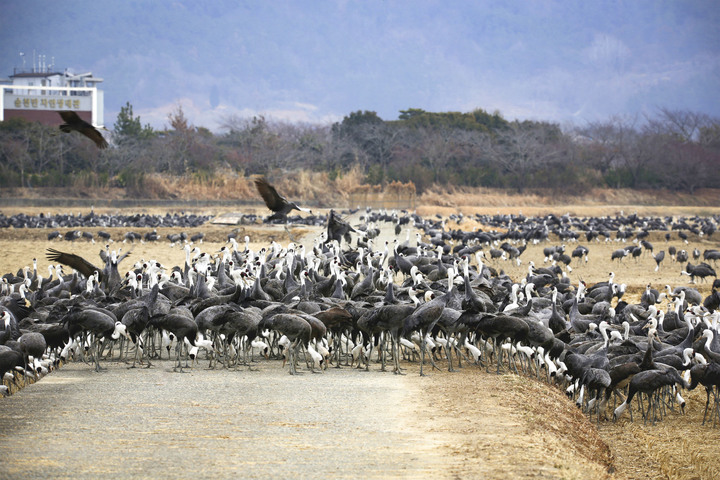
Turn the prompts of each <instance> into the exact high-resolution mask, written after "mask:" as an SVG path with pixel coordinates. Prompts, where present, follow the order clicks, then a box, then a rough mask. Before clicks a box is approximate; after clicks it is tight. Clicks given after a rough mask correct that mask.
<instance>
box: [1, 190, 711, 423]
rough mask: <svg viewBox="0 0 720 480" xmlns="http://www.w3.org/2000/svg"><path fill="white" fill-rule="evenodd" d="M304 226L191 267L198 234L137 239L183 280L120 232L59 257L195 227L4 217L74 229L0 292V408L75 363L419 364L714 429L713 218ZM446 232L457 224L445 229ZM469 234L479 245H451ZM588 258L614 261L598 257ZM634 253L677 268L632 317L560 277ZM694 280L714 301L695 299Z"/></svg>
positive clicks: (595, 290)
mask: <svg viewBox="0 0 720 480" xmlns="http://www.w3.org/2000/svg"><path fill="white" fill-rule="evenodd" d="M257 187H258V191H259V192H260V193H261V195H262V196H263V198H264V199H265V201H266V202H267V203H268V208H269V209H270V210H271V211H272V212H273V214H272V216H271V217H270V219H272V220H279V221H283V222H293V220H294V219H293V218H288V217H287V214H288V213H289V212H290V211H291V210H292V209H295V208H299V207H297V205H295V204H291V203H290V202H287V200H285V199H284V198H282V197H280V196H279V195H278V194H277V192H276V191H275V189H274V188H273V187H272V186H270V185H269V184H268V183H267V182H266V181H264V180H261V181H259V182H258V183H257ZM279 199H280V200H279ZM308 213H309V212H308ZM349 213H354V214H356V217H357V216H358V215H359V219H360V220H359V223H358V224H354V225H351V224H350V222H349V221H348V220H347V215H348V214H349ZM308 218H310V220H308ZM319 219H322V221H323V222H324V223H323V224H324V225H326V229H325V231H324V232H323V233H322V235H320V236H319V237H318V238H316V239H315V241H314V243H313V245H311V246H310V245H307V246H305V245H302V244H299V243H289V244H287V245H281V244H279V243H277V242H275V241H273V242H271V243H268V244H267V245H265V246H264V247H263V248H261V249H259V250H257V251H254V250H252V249H251V248H250V239H249V238H248V237H245V238H244V239H238V238H237V237H236V236H235V235H230V236H228V239H227V240H228V241H227V243H226V244H225V246H223V247H222V248H221V249H220V250H219V251H204V250H203V248H202V247H203V245H204V244H203V243H202V240H203V236H202V234H195V235H191V236H188V235H180V234H177V235H178V236H177V237H172V238H170V237H169V236H168V238H164V239H163V238H159V237H158V238H152V237H146V236H144V235H143V236H140V237H138V238H137V239H136V238H135V237H134V236H133V238H132V240H131V241H135V240H138V241H165V242H169V243H170V244H172V245H174V246H175V247H176V248H183V249H184V251H185V262H184V264H182V265H162V264H161V263H159V262H158V261H156V260H152V259H148V260H144V259H136V258H133V257H132V255H129V256H128V254H127V252H125V253H122V252H121V251H118V250H115V249H114V248H113V246H112V245H113V244H112V243H110V240H114V241H121V240H125V241H128V239H129V237H128V236H127V233H125V234H123V236H122V238H120V237H118V238H115V239H113V238H111V234H110V233H106V234H104V235H101V233H97V237H100V238H101V241H102V245H104V247H102V248H100V249H99V250H100V257H99V258H89V257H88V258H83V257H81V256H78V255H76V254H73V253H68V252H65V251H63V250H64V249H63V247H62V245H63V243H62V242H63V240H68V241H82V239H83V238H85V239H86V240H92V241H95V238H91V239H90V238H86V237H85V235H84V232H83V231H82V229H83V228H86V227H89V226H93V227H108V228H113V229H115V230H116V229H117V228H118V227H120V228H129V229H132V228H137V227H140V226H142V227H152V228H157V227H160V226H173V227H187V228H196V227H201V226H202V225H203V223H205V222H207V221H208V220H209V218H208V217H200V216H192V215H165V216H149V215H132V216H122V217H121V216H111V215H96V214H92V213H91V214H90V215H85V216H53V217H49V216H39V217H31V216H25V215H16V216H14V217H4V216H0V226H6V227H7V226H13V227H15V228H47V229H55V228H60V227H64V228H69V229H70V230H68V232H67V233H65V234H63V235H60V234H59V233H58V234H57V235H55V236H48V240H49V241H54V242H53V243H51V244H49V246H48V248H47V250H46V251H45V252H37V253H36V255H41V254H43V253H44V254H45V255H46V257H47V259H48V260H49V261H50V262H51V266H50V268H49V272H48V277H47V278H45V277H44V276H43V275H42V272H38V271H37V266H36V264H35V266H34V267H33V268H25V269H23V270H21V271H19V272H16V273H7V274H5V275H4V276H3V277H2V285H1V288H2V291H1V292H0V374H1V375H2V376H3V391H4V393H6V394H9V393H12V392H14V391H16V390H17V389H18V388H19V387H20V386H21V385H23V384H25V383H26V382H30V381H37V380H39V379H40V378H41V377H42V376H43V375H46V374H48V373H49V372H51V371H52V370H53V369H55V368H58V367H59V366H61V365H62V364H63V363H65V362H68V361H72V360H75V361H84V362H86V363H88V364H89V365H91V366H89V368H94V369H95V370H98V371H100V370H101V369H102V368H103V366H102V364H103V362H107V361H123V362H126V363H127V364H128V365H129V366H132V367H138V366H142V367H148V368H158V363H157V361H158V360H159V359H162V358H166V359H170V358H171V359H172V362H173V363H172V364H173V370H174V371H177V372H182V371H185V370H186V369H191V368H197V366H198V365H199V364H200V363H202V364H204V367H211V368H227V369H238V368H240V367H241V366H243V367H250V366H251V365H253V364H254V363H255V362H258V361H261V362H270V361H282V362H283V364H284V365H286V367H287V368H288V370H289V372H290V373H291V374H295V373H298V372H299V371H301V370H302V369H304V368H307V369H308V370H310V371H312V372H327V370H328V369H329V367H330V366H332V367H333V368H342V367H345V368H349V367H352V368H362V369H366V370H368V369H370V368H373V369H380V370H383V371H385V370H390V371H392V372H394V373H395V374H404V373H405V370H406V369H407V365H408V364H410V363H417V364H419V369H420V374H421V375H425V374H426V373H427V371H428V369H439V367H438V365H437V362H438V361H439V360H440V359H442V360H444V361H445V362H444V363H443V364H442V365H443V366H445V365H447V368H448V369H449V370H451V371H452V370H455V369H456V368H460V367H465V368H467V367H468V366H472V368H478V374H486V373H485V372H490V371H491V369H492V371H493V372H494V373H498V374H499V373H501V372H513V373H522V374H526V375H532V376H534V377H537V378H541V379H544V380H545V381H547V382H550V383H552V384H554V385H557V386H558V387H559V388H562V389H563V390H565V391H566V393H567V394H568V395H569V396H571V397H572V398H573V399H574V401H575V402H576V404H577V405H578V406H579V407H581V408H582V409H583V410H584V411H585V412H587V413H588V415H591V416H592V418H595V419H597V421H601V420H606V419H607V420H609V419H612V418H614V419H618V418H620V417H622V416H623V415H625V416H630V417H632V416H640V417H641V418H642V419H643V420H644V421H645V422H656V421H658V420H661V419H662V418H663V416H664V415H667V414H669V413H670V412H673V411H674V412H680V413H681V412H682V411H683V410H684V408H685V402H684V400H683V397H682V395H683V391H684V390H685V389H694V388H696V387H697V386H698V385H701V386H703V387H704V388H705V390H706V394H707V405H706V407H705V411H704V419H703V422H706V421H712V423H713V425H715V424H717V422H718V421H720V402H719V401H718V382H719V381H720V338H718V322H719V321H720V310H719V308H720V293H718V289H719V288H720V283H719V282H718V279H717V273H716V266H717V260H718V259H719V258H720V252H718V250H716V249H705V250H704V251H700V250H699V249H697V248H693V249H691V247H690V244H689V242H688V239H690V240H692V239H697V238H701V237H703V238H708V239H713V238H714V237H713V235H715V232H716V228H717V224H718V220H720V219H719V218H718V217H687V218H671V217H665V218H660V217H641V216H638V215H627V216H626V215H618V216H615V217H573V216H570V215H564V216H555V215H548V216H544V217H525V216H522V215H494V216H492V215H489V216H481V215H475V216H472V217H463V216H462V215H453V216H451V217H450V218H442V217H439V216H438V217H433V218H422V217H420V216H418V215H416V214H411V213H408V212H404V211H401V212H387V211H373V210H370V209H366V210H365V211H361V212H357V211H355V212H341V213H337V212H334V211H331V212H330V214H329V215H327V216H315V215H311V216H310V217H306V218H305V220H303V221H306V222H307V221H309V222H313V223H316V224H318V222H319V221H320V220H319ZM448 220H453V221H454V222H456V223H457V225H459V227H458V228H457V229H449V228H447V222H448ZM470 220H473V221H474V222H477V223H478V224H482V225H483V226H484V227H483V228H488V229H490V230H489V231H483V230H481V229H478V228H474V229H468V230H463V229H462V228H463V225H464V224H467V223H469V221H470ZM131 231H132V230H130V232H131ZM383 231H384V232H386V235H387V237H386V238H383V236H381V232H383ZM657 231H660V232H665V234H666V237H665V239H666V240H670V239H673V240H679V241H680V242H682V245H683V246H686V247H687V250H685V249H672V250H671V248H670V247H669V245H668V246H664V248H658V247H657V246H653V245H652V244H651V243H650V241H649V240H648V239H649V233H650V232H657ZM115 235H116V236H117V235H118V234H117V233H115ZM661 235H662V234H661ZM598 242H616V244H617V248H616V249H615V250H614V251H613V252H612V254H611V255H610V257H609V258H596V257H594V256H593V245H595V244H597V243H598ZM530 244H542V245H543V255H544V259H543V262H542V263H543V265H539V264H538V265H536V264H535V263H534V262H532V261H527V262H524V264H526V265H527V267H528V268H527V274H526V275H525V276H523V277H522V278H514V279H513V278H510V277H509V276H508V275H507V274H505V273H503V271H502V270H499V267H500V265H502V262H516V264H517V265H520V264H521V263H523V260H522V256H523V253H524V252H525V249H526V247H527V246H528V245H530ZM643 253H646V254H648V255H652V258H653V259H654V261H655V264H656V270H657V269H658V268H661V265H662V262H663V261H664V262H676V263H677V265H678V266H677V267H676V268H678V270H679V272H680V271H681V272H682V275H683V276H680V273H678V278H679V279H682V282H680V283H681V284H680V285H676V286H670V285H667V286H665V287H664V288H662V289H660V291H658V290H655V289H653V288H652V286H651V285H648V286H647V287H646V288H645V291H644V292H643V294H642V296H641V299H640V301H639V302H638V303H628V302H627V301H626V299H624V298H623V297H624V293H625V285H624V284H623V279H622V278H619V276H618V277H617V278H616V275H615V274H612V273H611V274H609V275H608V279H607V281H604V282H599V283H596V284H594V285H588V284H586V283H585V282H583V281H580V282H579V283H577V284H572V283H571V282H570V279H569V277H568V275H567V273H568V272H570V271H571V270H572V268H573V267H572V264H573V262H575V263H576V265H577V263H585V262H590V261H597V262H604V263H606V264H607V265H608V267H609V268H608V270H611V269H612V268H613V264H614V263H617V262H632V259H633V258H634V257H635V258H637V257H638V256H639V255H642V254H643ZM538 263H540V262H538ZM576 268H577V266H576ZM697 282H700V283H703V282H705V283H707V284H709V285H711V293H710V294H709V295H704V296H703V295H701V294H700V292H699V291H698V290H697V289H696V288H694V285H695V284H696V283H697ZM327 373H328V374H332V373H331V372H327ZM258 374H261V373H258Z"/></svg>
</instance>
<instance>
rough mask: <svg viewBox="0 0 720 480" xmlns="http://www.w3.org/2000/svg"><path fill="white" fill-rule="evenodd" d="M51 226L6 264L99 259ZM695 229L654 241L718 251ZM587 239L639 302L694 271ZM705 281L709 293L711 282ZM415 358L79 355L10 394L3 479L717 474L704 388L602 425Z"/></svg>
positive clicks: (527, 384) (152, 254)
mask: <svg viewBox="0 0 720 480" xmlns="http://www.w3.org/2000/svg"><path fill="white" fill-rule="evenodd" d="M606 208H607V207H606ZM23 211H24V212H26V213H30V212H29V209H23ZM626 211H629V210H626ZM3 213H5V214H10V213H12V212H8V211H3ZM76 213H77V212H76ZM83 213H87V212H83ZM492 213H494V212H492ZM525 213H526V214H529V212H525ZM556 213H558V214H562V213H564V212H556ZM680 213H681V214H683V215H687V214H691V213H686V212H685V211H681V212H680ZM577 214H578V215H583V214H585V215H589V214H591V213H577ZM606 214H613V212H612V211H607V213H606ZM353 223H355V221H354V222H353ZM451 227H452V226H451ZM462 227H463V228H468V229H471V228H472V227H473V225H471V224H470V223H469V222H468V223H466V224H464V225H462ZM233 228H235V227H230V226H217V225H213V226H208V225H206V226H203V227H199V228H198V229H197V231H202V232H203V233H205V235H206V241H205V243H204V244H203V245H201V248H202V249H203V250H204V251H207V252H214V251H217V250H218V249H219V247H220V246H222V245H223V244H224V242H225V239H226V236H227V233H229V232H230V231H231V230H233ZM240 228H243V229H244V230H243V231H242V232H240V236H239V237H240V238H242V236H243V235H245V234H247V235H249V236H250V237H251V240H252V242H253V243H252V246H253V248H255V249H257V248H259V247H260V246H266V245H267V242H268V241H269V240H270V239H271V238H272V239H275V240H276V241H278V242H280V243H281V244H283V245H286V244H287V242H288V241H289V238H288V233H287V232H286V231H284V230H283V229H282V227H276V226H263V225H259V226H245V227H240ZM60 230H61V232H64V231H65V230H63V229H60ZM89 230H90V231H92V229H89ZM136 230H141V229H136ZM174 230H175V231H179V229H174ZM319 230H320V229H319V228H316V227H294V228H292V229H290V233H291V234H292V236H293V238H296V239H297V238H300V239H303V240H304V241H305V242H307V241H311V240H312V238H314V237H316V236H317V235H318V234H319ZM124 232H125V231H124V230H122V229H116V230H115V231H113V232H112V233H113V237H114V238H116V239H117V240H118V241H119V240H120V239H121V238H122V234H124ZM47 233H48V232H47V231H34V230H30V229H16V230H5V231H0V248H1V249H2V252H3V255H2V256H0V272H3V273H4V272H8V271H13V272H14V271H16V270H17V269H19V268H22V267H23V266H25V265H31V264H32V263H31V262H32V258H37V259H38V270H39V271H40V272H41V273H44V272H47V261H46V260H44V258H43V257H44V255H43V252H44V251H45V249H46V248H48V247H52V248H57V249H59V250H63V251H71V252H74V253H77V254H80V255H82V256H84V257H85V258H87V259H89V260H91V261H93V262H97V263H96V264H98V263H99V258H98V257H97V256H96V255H97V252H98V251H99V250H100V248H101V246H100V245H99V244H95V245H92V244H87V243H81V242H76V243H73V244H70V243H68V242H59V243H57V242H48V241H47V239H46V237H47ZM159 233H160V234H161V236H164V235H165V234H166V233H169V232H165V231H164V230H159ZM189 233H194V231H193V232H189ZM403 235H404V233H403ZM690 240H691V242H690V244H688V245H684V244H682V243H681V242H680V241H679V240H678V239H677V237H676V236H675V235H673V240H671V242H670V243H668V244H666V243H665V241H664V238H663V237H662V234H661V233H653V234H652V235H651V238H650V241H651V242H653V243H654V244H655V249H656V251H657V250H660V249H667V247H668V246H669V245H675V246H676V247H678V248H685V249H686V250H688V251H692V249H693V248H695V247H697V248H699V249H700V250H701V251H702V250H703V249H705V248H720V238H713V239H711V240H708V239H704V238H703V239H699V238H691V239H690ZM580 243H581V244H583V245H586V246H588V247H589V248H590V257H589V262H588V263H587V264H580V265H576V264H575V263H574V264H573V271H572V272H571V273H570V277H571V279H572V282H573V284H577V281H578V280H579V279H583V280H585V281H586V282H587V283H588V284H591V283H594V282H596V281H603V280H606V279H607V276H608V273H609V271H610V270H611V269H612V270H613V271H614V272H615V273H616V275H617V276H616V281H617V282H619V283H626V284H627V285H628V293H627V294H626V297H625V298H624V299H626V300H627V301H629V302H633V301H637V300H638V299H639V295H640V293H641V292H642V290H643V289H644V287H645V285H647V284H648V283H651V284H652V285H653V286H654V287H656V288H658V287H659V288H662V287H663V286H664V285H666V284H669V285H671V286H673V287H674V286H676V285H687V284H688V277H687V276H682V275H681V274H680V271H681V270H682V267H681V266H680V265H678V264H675V263H673V262H672V261H671V260H670V259H668V258H666V260H665V262H664V263H663V265H662V267H661V268H660V270H659V271H658V272H654V267H655V263H654V261H653V260H652V258H650V257H649V256H648V255H643V256H642V257H640V258H639V259H638V261H637V262H635V261H634V260H631V259H626V260H624V261H623V262H624V263H622V264H620V263H615V264H613V263H611V262H610V252H611V251H612V250H614V249H616V248H620V246H619V244H617V243H615V242H609V243H605V242H600V243H592V244H587V243H586V242H580ZM551 244H553V245H555V244H560V242H556V241H551ZM543 246H546V245H542V244H541V245H537V246H534V245H530V246H529V247H528V249H527V250H526V252H525V253H523V255H522V257H521V258H522V259H523V264H522V265H520V266H517V265H514V264H512V263H510V262H501V261H498V262H497V263H491V265H492V266H494V267H495V268H498V269H503V270H505V271H506V272H508V273H509V274H510V275H511V277H513V278H514V279H519V278H521V276H524V275H525V273H526V272H527V264H528V262H529V261H530V260H533V261H534V262H535V264H536V265H542V264H543V255H542V247H543ZM113 247H114V248H117V247H118V243H116V244H114V245H113ZM127 248H133V252H132V256H131V257H129V260H128V261H137V260H139V259H145V260H149V259H151V258H152V259H156V260H158V261H160V262H161V263H163V264H164V265H166V266H168V267H171V266H173V265H180V264H182V262H183V261H184V253H183V252H182V250H180V249H179V248H177V247H174V248H171V247H170V245H169V243H168V242H167V241H162V242H158V243H155V244H137V243H136V244H135V245H134V246H131V245H129V244H125V245H124V246H123V249H127ZM568 248H569V249H572V248H574V245H573V244H569V245H568ZM130 266H131V265H129V264H128V265H121V271H123V272H124V271H125V270H126V269H128V268H130ZM696 287H697V288H698V289H699V290H700V291H701V293H702V294H703V295H707V293H709V290H710V289H709V283H705V284H702V283H701V284H698V285H696ZM663 307H664V306H663ZM405 365H406V366H408V367H409V372H408V373H409V374H408V375H407V376H395V375H392V374H390V373H383V372H378V371H377V370H378V368H379V367H378V366H377V365H374V364H371V366H370V369H371V371H370V372H361V371H356V370H350V369H349V368H343V369H339V370H338V369H333V368H331V369H329V370H328V371H327V372H326V373H324V374H322V375H312V374H310V373H305V374H303V375H300V376H298V377H297V378H294V377H290V376H289V375H287V372H286V370H284V369H282V368H281V367H280V365H279V362H277V361H274V362H267V363H261V364H260V365H259V368H260V371H259V372H244V371H243V372H228V371H226V370H215V371H207V370H203V369H202V367H196V368H195V369H193V370H192V373H189V374H184V375H181V374H172V373H170V372H169V370H170V366H169V365H168V364H161V365H160V366H157V367H155V368H152V369H149V370H127V369H126V368H125V366H124V365H121V364H116V363H112V362H110V363H107V364H106V366H108V367H109V370H108V371H106V372H102V373H99V374H96V373H95V372H94V371H92V370H91V368H90V367H89V366H87V365H85V364H83V363H81V362H77V363H72V364H68V365H65V366H64V367H63V368H61V369H60V370H58V371H57V372H54V373H52V374H51V375H49V376H47V377H45V378H44V379H42V380H41V381H40V382H38V383H36V384H33V385H30V386H29V387H27V388H25V389H23V390H21V391H20V392H18V393H16V394H15V395H13V396H11V397H8V398H6V399H2V400H0V412H2V413H1V414H0V452H2V453H0V458H1V463H0V478H2V477H7V478H48V477H51V476H52V477H57V478H64V477H70V476H72V477H73V478H97V476H98V475H101V474H102V475H103V476H105V477H108V478H121V477H127V476H128V475H131V476H138V477H145V478H163V477H164V478H177V477H186V478H187V477H191V476H200V477H201V478H222V477H225V478H228V477H233V478H236V477H237V476H238V472H241V473H240V474H239V476H244V477H259V476H267V475H273V474H274V475H278V476H280V477H283V478H293V477H309V476H317V475H325V476H330V477H336V478H343V477H344V478H357V477H361V476H362V477H371V478H409V477H413V478H417V477H419V476H422V477H428V476H430V475H433V476H437V477H439V478H480V477H487V478H511V477H521V478H605V477H610V478H720V472H718V471H717V470H718V466H717V462H716V446H717V445H718V442H719V441H720V429H719V428H717V427H715V428H713V426H712V425H705V426H701V422H702V412H703V408H704V403H705V395H704V392H702V391H700V390H701V389H700V390H696V391H693V392H683V396H684V397H685V399H686V400H687V407H686V413H685V415H682V414H681V413H680V412H679V411H674V412H670V413H669V414H668V415H667V416H666V417H665V418H664V419H663V420H662V421H661V422H659V423H657V424H656V425H654V426H653V425H643V423H642V421H641V420H640V419H639V415H635V421H634V422H632V421H630V419H629V418H628V417H629V416H628V415H627V413H626V414H625V416H624V417H623V418H622V419H621V420H620V421H618V422H617V423H613V422H605V421H602V422H600V423H599V424H597V423H595V422H594V421H591V420H590V419H588V418H586V417H585V416H583V415H582V413H581V412H580V411H579V410H578V409H577V408H576V407H575V406H574V404H573V403H572V402H571V401H570V400H569V399H567V398H566V397H565V396H564V394H563V393H562V392H561V391H560V389H559V388H557V387H555V386H551V385H548V384H546V383H544V382H541V381H537V380H535V379H534V378H530V377H527V376H522V375H521V376H517V375H500V376H497V375H495V374H494V373H492V372H491V373H489V374H488V373H485V371H484V369H480V368H479V367H477V366H474V365H473V366H467V367H466V368H464V369H462V370H461V371H460V372H459V373H449V372H447V371H442V372H438V371H434V372H432V374H431V376H429V377H423V378H421V377H419V376H418V375H417V371H416V369H417V365H416V364H411V363H406V364H405ZM440 366H441V368H443V370H445V368H446V366H444V365H443V364H440ZM18 445H25V446H27V448H26V449H24V450H23V449H22V448H19V447H18Z"/></svg>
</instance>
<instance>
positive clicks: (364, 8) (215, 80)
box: [0, 0, 720, 132]
mask: <svg viewBox="0 0 720 480" xmlns="http://www.w3.org/2000/svg"><path fill="white" fill-rule="evenodd" d="M33 51H34V52H35V55H36V56H39V55H41V54H42V55H44V56H45V58H46V64H49V63H50V62H51V60H53V59H54V65H55V66H56V69H57V70H60V71H62V70H64V69H66V68H67V69H70V70H72V71H74V72H75V73H81V72H92V73H93V74H94V75H95V76H97V77H101V78H103V79H104V82H103V83H102V84H101V88H102V89H103V90H104V98H105V116H104V117H105V118H104V121H105V125H106V126H107V127H108V128H111V129H112V125H113V124H114V123H115V121H116V119H117V114H118V112H119V111H120V108H121V107H122V106H123V105H125V103H126V102H130V103H131V104H132V106H133V110H134V114H135V115H136V116H138V115H139V116H140V119H141V121H142V123H143V124H145V123H149V124H150V125H152V126H153V127H154V128H159V129H161V128H164V127H166V126H167V125H169V122H168V115H169V114H170V113H171V112H173V111H175V110H176V109H177V108H178V106H180V107H182V109H183V112H184V113H185V116H186V117H187V118H188V120H189V121H190V123H191V124H193V125H195V126H202V127H206V128H209V129H210V130H212V131H214V132H222V131H223V130H222V125H223V124H225V123H227V121H228V120H229V119H232V118H236V119H245V118H251V117H253V116H256V115H263V116H265V118H266V119H269V120H276V121H287V122H292V123H312V124H329V123H333V122H337V121H341V120H342V118H343V117H344V116H346V115H348V114H350V113H351V112H354V111H358V110H369V111H374V112H376V113H377V114H378V115H379V116H380V117H381V118H383V119H384V120H395V119H397V118H398V115H399V113H400V110H406V109H408V108H421V109H424V110H426V111H433V112H447V111H460V112H469V111H472V110H475V109H477V108H481V109H483V110H485V111H487V112H491V113H492V112H495V111H499V112H500V113H501V114H502V115H503V117H504V118H506V119H508V120H514V119H519V120H525V119H531V120H541V121H550V122H555V123H558V124H560V125H562V126H568V125H578V126H582V125H583V124H586V123H587V122H594V121H604V120H609V119H610V118H612V117H614V116H627V117H633V116H638V117H640V118H642V117H643V116H654V115H656V114H657V112H658V110H659V109H660V108H669V109H672V110H688V111H693V112H700V113H706V114H708V115H711V116H713V117H718V118H720V3H719V2H718V1H716V0H695V1H693V0H683V1H663V0H625V1H623V0H617V1H613V0H592V1H576V0H505V1H485V0H467V1H463V0H438V1H435V0H407V1H405V0H397V1H393V0H384V1H383V0H363V1H360V0H358V1H350V0H336V1H328V0H297V1H291V0H276V1H272V0H262V1H261V0H258V1H238V0H232V1H225V0H214V1H201V0H190V1H185V0H177V1H164V0H152V1H143V0H128V1H105V0H89V1H88V0H77V1H76V0H73V1H72V2H56V1H49V0H48V1H35V0H2V2H1V3H0V67H1V68H0V77H5V78H6V77H8V76H10V75H11V74H12V73H13V68H15V67H18V68H20V67H22V59H23V57H21V56H20V52H23V53H24V54H25V56H24V59H25V68H26V69H30V68H31V67H32V53H33Z"/></svg>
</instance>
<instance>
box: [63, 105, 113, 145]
mask: <svg viewBox="0 0 720 480" xmlns="http://www.w3.org/2000/svg"><path fill="white" fill-rule="evenodd" d="M57 113H58V114H60V116H61V117H62V119H63V121H64V122H65V123H63V124H61V125H60V131H61V132H64V133H70V132H73V131H75V132H78V133H81V134H83V135H85V136H86V137H88V138H89V139H90V140H92V141H93V142H95V145H97V147H98V148H100V149H104V148H107V146H108V143H107V140H105V138H103V136H102V134H101V133H100V131H99V130H98V129H96V128H95V127H93V126H92V125H91V124H89V123H88V122H86V121H85V120H83V119H82V118H80V116H79V115H78V114H77V113H75V112H72V111H63V112H57Z"/></svg>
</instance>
